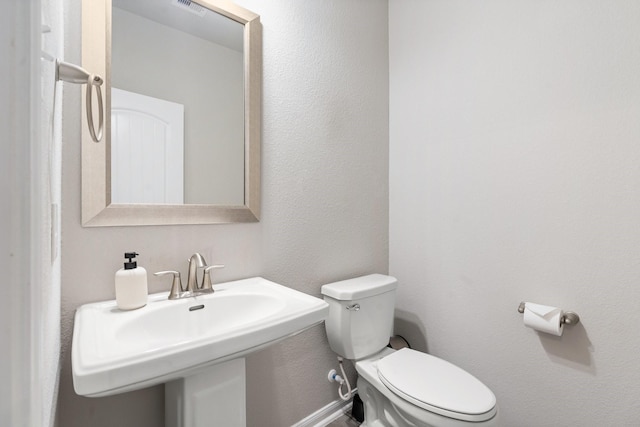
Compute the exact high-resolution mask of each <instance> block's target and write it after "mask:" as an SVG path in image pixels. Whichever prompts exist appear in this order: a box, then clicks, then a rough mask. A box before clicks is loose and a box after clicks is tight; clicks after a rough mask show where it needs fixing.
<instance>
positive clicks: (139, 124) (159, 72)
mask: <svg viewBox="0 0 640 427" xmlns="http://www.w3.org/2000/svg"><path fill="white" fill-rule="evenodd" d="M82 1H83V66H85V67H87V68H88V69H90V70H92V71H93V72H94V73H96V74H99V72H96V71H94V70H98V71H100V70H104V75H106V79H105V80H106V84H107V90H108V93H110V96H108V97H107V102H106V104H107V109H108V110H107V111H109V112H110V114H107V128H106V141H105V143H104V144H99V145H95V144H94V145H90V144H89V143H88V141H87V138H86V136H85V135H84V130H83V153H82V162H83V168H82V172H83V173H82V220H83V225H85V226H109V225H154V224H207V223H220V222H247V221H257V220H258V218H259V209H260V194H259V193H260V116H261V112H260V104H261V50H262V41H261V33H262V31H261V26H260V21H259V16H258V15H256V14H254V13H253V12H250V11H247V10H246V9H243V8H241V7H239V6H237V5H235V4H233V3H231V2H228V1H226V0H199V1H198V2H192V1H190V0H163V1H158V0H113V4H111V2H110V1H109V0H82ZM99 3H102V4H103V5H105V6H106V8H105V12H104V16H101V13H100V8H99V7H98V6H99ZM102 20H104V24H103V25H102V26H100V25H96V23H97V22H100V21H102ZM88 23H91V24H90V25H87V24H88ZM101 29H102V31H104V34H101V31H100V30H101ZM105 37H106V40H105ZM103 40H104V49H103V50H102V52H103V55H104V56H101V55H100V54H99V53H100V47H101V42H102V41H103Z"/></svg>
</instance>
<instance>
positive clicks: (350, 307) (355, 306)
mask: <svg viewBox="0 0 640 427" xmlns="http://www.w3.org/2000/svg"><path fill="white" fill-rule="evenodd" d="M347 310H351V311H359V310H360V304H357V303H356V304H351V305H348V306H347Z"/></svg>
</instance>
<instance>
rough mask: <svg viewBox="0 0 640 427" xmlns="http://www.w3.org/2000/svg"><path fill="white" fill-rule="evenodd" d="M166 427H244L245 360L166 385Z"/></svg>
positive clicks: (224, 363) (216, 366)
mask: <svg viewBox="0 0 640 427" xmlns="http://www.w3.org/2000/svg"><path fill="white" fill-rule="evenodd" d="M164 393H165V427H207V426H225V427H245V426H246V424H247V416H246V381H245V366H244V358H243V357H241V358H238V359H233V360H230V361H228V362H223V363H219V364H217V365H213V366H210V367H207V368H203V369H202V370H199V371H196V372H195V373H194V374H192V375H190V376H188V377H186V378H180V379H177V380H173V381H170V382H168V383H166V384H165V391H164Z"/></svg>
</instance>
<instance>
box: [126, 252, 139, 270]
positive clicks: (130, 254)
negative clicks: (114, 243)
mask: <svg viewBox="0 0 640 427" xmlns="http://www.w3.org/2000/svg"><path fill="white" fill-rule="evenodd" d="M138 255H140V254H138V253H135V252H125V254H124V257H125V258H127V259H128V260H129V262H125V263H124V269H125V270H133V269H134V268H137V267H138V263H137V262H136V261H135V260H134V258H135V257H137V256H138Z"/></svg>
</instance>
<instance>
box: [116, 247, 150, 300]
mask: <svg viewBox="0 0 640 427" xmlns="http://www.w3.org/2000/svg"><path fill="white" fill-rule="evenodd" d="M138 255H139V254H137V253H135V252H126V253H125V254H124V257H125V258H126V259H128V262H125V263H124V268H121V269H120V270H118V271H117V272H116V303H117V304H118V308H119V309H120V310H133V309H136V308H140V307H144V306H145V305H146V304H147V294H148V289H147V270H145V269H144V268H142V267H138V264H137V262H136V261H135V257H137V256H138Z"/></svg>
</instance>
